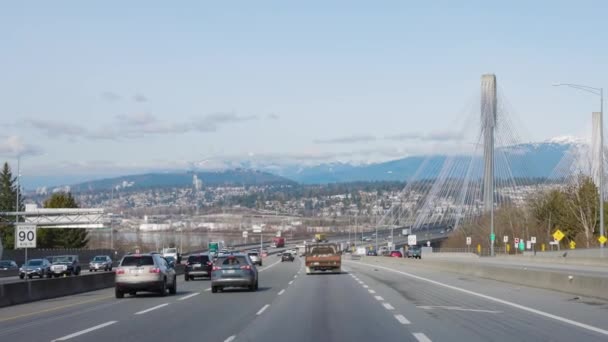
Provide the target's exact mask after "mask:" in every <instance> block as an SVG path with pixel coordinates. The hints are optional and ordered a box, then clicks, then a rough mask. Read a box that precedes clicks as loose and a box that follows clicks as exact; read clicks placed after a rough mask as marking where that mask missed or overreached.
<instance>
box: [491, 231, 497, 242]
mask: <svg viewBox="0 0 608 342" xmlns="http://www.w3.org/2000/svg"><path fill="white" fill-rule="evenodd" d="M494 240H496V234H494V233H492V234H490V241H492V242H494Z"/></svg>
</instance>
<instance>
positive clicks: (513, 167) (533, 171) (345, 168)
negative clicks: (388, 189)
mask: <svg viewBox="0 0 608 342" xmlns="http://www.w3.org/2000/svg"><path fill="white" fill-rule="evenodd" d="M580 144H583V142H582V141H581V140H580V139H577V138H572V137H559V138H554V139H551V140H548V141H544V142H540V143H526V144H519V145H514V146H509V147H504V148H497V152H496V156H497V158H496V160H497V161H496V166H495V167H496V168H501V167H502V168H504V166H501V160H503V159H504V160H508V165H509V169H508V170H507V171H505V170H503V171H502V172H503V173H504V174H506V173H507V172H508V174H509V175H510V176H512V177H525V178H547V177H550V176H551V175H552V173H553V172H554V169H555V167H556V166H557V165H558V163H559V162H560V160H562V158H563V157H564V155H565V154H566V153H567V152H568V151H569V150H571V149H572V148H573V147H575V146H577V145H580ZM502 156H504V158H503V157H502ZM448 158H451V161H452V162H453V163H454V164H458V165H459V166H458V167H456V168H455V169H454V170H456V171H453V173H455V174H464V173H465V172H466V168H467V167H469V166H468V165H471V164H470V163H471V157H470V156H465V155H464V154H463V155H462V156H458V155H456V156H450V157H448V156H445V155H437V156H424V155H423V156H410V157H405V158H401V159H396V160H391V161H386V162H381V163H372V164H359V165H357V164H351V163H340V162H336V163H324V164H319V165H314V166H304V165H300V164H297V163H291V164H283V165H282V164H277V163H276V162H273V163H267V164H265V163H259V162H257V163H256V164H255V166H253V165H251V163H250V162H247V161H243V162H241V163H240V165H239V166H240V167H237V168H234V169H227V170H222V171H198V170H191V171H169V172H151V173H146V174H139V175H128V176H122V177H112V178H105V179H99V180H92V181H87V182H81V183H78V184H72V185H71V189H72V191H91V190H99V189H110V188H111V187H112V186H116V184H119V185H120V184H122V185H125V186H129V187H134V188H151V187H167V186H175V187H185V186H192V185H193V176H194V175H196V176H197V177H198V179H200V180H201V181H202V182H203V184H204V185H211V186H213V185H220V184H221V185H230V184H232V185H263V184H296V183H300V184H327V183H342V182H354V181H406V180H408V179H410V178H411V177H412V176H414V175H415V174H416V172H417V171H418V170H419V169H420V170H422V174H418V175H417V177H420V178H432V177H437V176H438V175H439V173H440V172H441V168H440V167H436V168H430V167H426V168H424V167H423V168H422V169H421V165H423V163H426V164H424V165H429V164H434V165H441V164H443V163H445V162H446V160H448ZM477 162H479V163H480V162H481V159H480V158H477ZM502 164H503V165H506V163H504V162H503V163H502ZM231 165H234V163H231ZM253 167H255V169H253ZM480 170H481V168H480V167H477V169H476V171H475V172H480ZM496 174H498V175H500V174H501V172H500V170H498V171H496Z"/></svg>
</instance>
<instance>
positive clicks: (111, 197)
mask: <svg viewBox="0 0 608 342" xmlns="http://www.w3.org/2000/svg"><path fill="white" fill-rule="evenodd" d="M110 206H112V207H114V185H112V192H111V195H110ZM112 212H114V208H112ZM113 216H114V215H112V216H110V250H111V251H112V252H114V217H113Z"/></svg>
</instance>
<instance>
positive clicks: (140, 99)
mask: <svg viewBox="0 0 608 342" xmlns="http://www.w3.org/2000/svg"><path fill="white" fill-rule="evenodd" d="M133 101H135V102H148V98H147V97H146V96H145V95H142V94H135V95H133Z"/></svg>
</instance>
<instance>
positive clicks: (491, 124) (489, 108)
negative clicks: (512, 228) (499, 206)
mask: <svg viewBox="0 0 608 342" xmlns="http://www.w3.org/2000/svg"><path fill="white" fill-rule="evenodd" d="M496 109H497V100H496V75H494V74H485V75H482V76H481V134H482V136H483V168H484V170H483V208H484V212H486V213H487V212H489V213H490V234H491V241H490V254H491V255H492V256H494V237H495V235H494V132H495V130H496V122H497V120H496Z"/></svg>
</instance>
